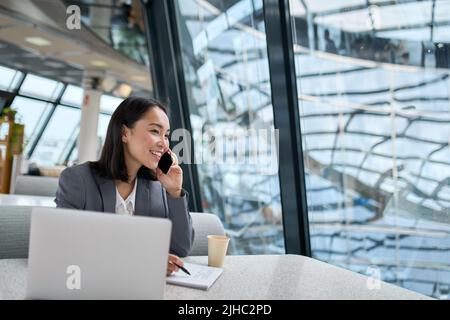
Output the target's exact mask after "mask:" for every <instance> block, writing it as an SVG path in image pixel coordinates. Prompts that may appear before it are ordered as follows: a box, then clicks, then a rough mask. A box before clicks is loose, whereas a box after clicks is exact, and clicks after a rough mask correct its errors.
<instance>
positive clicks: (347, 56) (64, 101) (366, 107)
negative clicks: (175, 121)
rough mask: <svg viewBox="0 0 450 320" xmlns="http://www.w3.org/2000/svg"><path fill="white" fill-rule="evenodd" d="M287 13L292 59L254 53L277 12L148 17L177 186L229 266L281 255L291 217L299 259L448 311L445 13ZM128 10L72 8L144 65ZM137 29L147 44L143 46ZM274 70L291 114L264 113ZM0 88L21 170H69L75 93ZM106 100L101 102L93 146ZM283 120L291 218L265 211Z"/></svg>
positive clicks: (448, 5)
mask: <svg viewBox="0 0 450 320" xmlns="http://www.w3.org/2000/svg"><path fill="white" fill-rule="evenodd" d="M287 2H289V18H290V21H289V23H290V26H291V30H282V31H284V32H285V34H288V35H289V37H290V36H292V40H293V46H292V47H290V48H285V47H287V46H288V45H286V44H284V46H285V47H283V48H281V49H285V51H289V50H292V51H289V53H293V61H286V60H288V59H289V58H286V57H281V58H280V57H273V56H269V54H268V51H269V52H276V50H275V51H273V50H272V51H270V50H268V49H273V48H274V47H276V46H277V45H276V44H275V45H274V43H273V39H272V41H270V40H267V39H266V36H267V35H271V34H272V32H273V29H271V24H269V23H267V31H268V32H267V34H266V22H271V21H272V20H270V18H268V17H267V12H266V15H265V12H264V3H277V4H278V5H279V4H280V3H283V2H282V1H279V2H277V1H272V2H271V1H263V0H227V1H213V0H173V2H170V5H167V6H166V7H165V8H168V9H170V10H172V9H174V10H175V12H169V13H167V12H159V11H158V14H160V15H161V16H164V17H165V18H162V19H166V18H167V19H168V17H170V19H169V20H167V21H164V24H165V27H166V28H168V29H170V32H176V34H170V32H169V33H168V34H167V35H165V34H164V36H163V37H162V38H164V37H166V36H167V38H164V41H167V43H170V44H171V45H172V44H173V43H176V44H177V45H179V46H180V50H181V52H180V54H181V56H177V54H178V53H177V52H176V50H178V49H173V50H174V52H175V53H174V55H175V57H174V58H175V59H172V60H170V58H167V59H168V60H167V61H155V62H154V63H153V62H152V63H151V65H152V68H155V65H157V64H158V63H166V62H168V63H167V64H175V66H173V69H170V68H168V70H169V71H170V72H172V71H173V73H174V74H176V75H171V77H173V78H175V79H177V80H183V81H184V83H181V88H176V89H173V90H172V91H170V90H168V91H167V92H171V93H173V92H176V91H179V92H178V94H179V95H180V97H168V98H169V100H170V99H172V101H175V100H176V99H177V98H179V100H180V101H181V102H182V103H180V104H181V105H180V106H179V109H175V111H176V112H178V111H179V110H181V111H182V112H181V113H183V112H184V113H185V114H183V116H186V115H187V117H185V118H183V117H180V118H182V119H183V121H186V122H190V123H189V125H190V127H191V128H192V132H191V134H192V138H193V143H194V145H193V148H194V152H195V154H194V160H195V164H196V166H195V168H196V169H197V172H196V174H197V175H198V185H196V184H197V182H196V181H195V178H192V177H190V178H192V179H191V181H189V182H187V181H186V183H185V184H188V183H191V184H193V185H195V187H198V188H199V189H200V195H199V196H200V198H201V206H202V208H203V211H204V212H211V213H214V214H216V215H217V216H218V217H219V218H220V219H221V220H222V222H223V224H224V226H225V228H226V232H227V234H228V235H230V236H231V238H232V240H231V242H230V251H229V253H230V254H284V253H285V252H286V251H289V250H287V249H286V248H289V245H291V244H292V242H295V241H297V240H298V239H294V240H293V239H292V237H289V234H288V230H291V228H289V227H290V224H287V221H288V219H286V217H292V216H293V215H298V217H299V218H298V220H302V221H303V220H304V221H305V223H306V222H307V223H308V225H309V233H310V235H309V241H310V244H311V252H312V256H313V257H314V258H316V259H319V260H322V261H326V262H328V263H331V264H334V265H337V266H340V267H344V268H347V269H350V270H353V271H356V272H359V273H362V274H365V275H374V272H376V274H379V275H380V276H381V279H382V280H384V281H387V282H390V283H393V284H396V285H399V286H402V287H405V288H408V289H411V290H414V291H417V292H420V293H423V294H426V295H429V296H432V297H435V298H439V299H448V298H449V296H450V218H449V217H450V150H449V143H450V108H449V105H450V79H449V70H450V45H449V43H450V36H449V35H450V32H449V31H450V30H449V25H450V24H449V23H448V22H449V21H450V1H442V0H441V1H439V0H435V1H434V0H424V1H414V0H407V1H401V0H398V1H391V0H389V1H388V0H371V1H366V0H339V1H329V0H289V1H286V3H287ZM68 3H69V2H67V4H68ZM130 3H131V4H127V3H126V2H120V3H119V2H111V1H102V0H98V1H97V0H96V1H84V0H83V1H79V4H80V6H81V8H82V16H83V17H82V19H83V22H84V24H85V25H87V26H90V28H91V29H92V30H93V31H94V32H95V33H96V34H97V36H98V37H99V38H101V39H103V40H104V41H106V42H107V43H108V44H110V45H112V46H113V47H114V48H116V49H118V50H120V51H121V52H122V53H124V54H126V55H127V56H129V57H131V58H132V59H134V60H135V61H137V62H139V63H141V64H143V65H146V66H149V64H150V62H149V61H148V52H147V49H146V48H147V45H146V39H145V37H143V34H142V31H143V29H142V28H143V26H142V25H138V24H137V23H136V21H139V24H140V23H142V15H143V11H142V10H141V9H136V4H139V7H140V6H141V4H142V3H146V4H145V5H146V6H147V7H148V8H151V6H150V4H151V2H142V3H141V2H139V1H133V2H130ZM166 3H169V2H166ZM153 4H154V2H153ZM173 4H175V5H173ZM274 7H275V6H274ZM286 12H287V11H286ZM147 13H148V12H147ZM136 14H139V17H138V18H137V17H136V16H134V15H136ZM150 15H151V14H150ZM173 18H175V19H173ZM173 22H176V27H175V30H173V29H172V28H173V27H174V26H173V25H172V23H173ZM150 25H151V24H150ZM155 25H156V26H158V27H161V26H160V24H158V23H155ZM167 25H169V27H167ZM277 26H279V25H277ZM272 27H273V26H272ZM281 28H282V29H283V28H285V29H289V28H288V27H287V25H281ZM162 29H164V28H162ZM147 31H148V33H149V34H150V35H149V37H151V35H152V32H155V31H154V30H147ZM271 31H272V32H271ZM283 37H284V35H283ZM155 38H157V37H155ZM160 38H161V37H160ZM149 39H150V38H149ZM99 40H100V39H99ZM169 40H170V41H169ZM176 41H179V42H176ZM289 46H290V45H289ZM168 47H170V46H168ZM172 47H176V46H172ZM144 49H145V50H144ZM152 50H153V51H154V52H153V53H155V51H156V50H158V47H154V48H152ZM164 50H165V49H164ZM161 52H164V51H161ZM154 56H158V55H156V54H154ZM171 58H173V57H171ZM277 59H278V60H277ZM163 60H164V57H163ZM279 60H283V63H285V65H286V64H289V65H290V66H292V68H291V70H292V72H294V70H295V80H296V90H297V95H295V94H292V98H291V99H290V100H286V101H294V102H295V103H297V102H298V108H297V107H295V108H294V107H293V106H289V103H288V104H287V106H286V105H280V103H277V101H276V99H275V100H274V101H272V87H271V83H272V84H273V83H276V82H274V81H280V79H282V81H283V82H284V81H285V80H286V78H288V77H286V75H285V74H280V73H282V72H280V71H277V70H274V69H271V68H269V66H270V67H273V64H272V63H274V61H275V62H279ZM174 61H175V62H174ZM275 65H276V64H275ZM155 70H156V69H155ZM270 70H271V71H270ZM160 73H162V72H160ZM0 74H1V77H0V91H1V92H0V93H2V94H3V95H2V96H1V98H2V99H3V100H4V101H6V100H7V99H8V97H10V96H14V100H12V104H11V106H12V107H13V108H15V109H17V110H18V114H17V119H18V120H19V121H20V122H22V123H24V124H25V154H26V156H27V157H29V159H30V161H33V162H36V163H37V164H39V165H45V166H52V165H59V164H72V163H74V162H75V161H76V159H77V148H76V141H77V137H78V134H79V122H80V118H81V104H82V99H83V89H82V88H81V87H79V86H76V85H74V84H67V83H62V82H60V81H56V80H54V79H48V78H44V77H41V76H38V75H34V74H26V73H24V72H22V71H18V70H14V69H10V68H6V67H2V66H0ZM180 74H181V75H182V76H180ZM41 75H42V74H41ZM44 75H45V74H44ZM162 78H163V77H162ZM169 78H170V77H169ZM163 79H164V78H163ZM170 79H172V78H170ZM155 83H156V81H155ZM164 85H166V84H164ZM164 85H161V87H164ZM169 85H172V86H173V87H176V86H177V85H178V84H173V83H169ZM155 87H156V86H155ZM288 87H289V88H291V86H289V85H288ZM294 87H295V86H294ZM171 89H172V88H171ZM156 90H161V91H164V88H163V89H161V88H159V89H156ZM181 91H182V94H180V92H181ZM288 91H289V90H287V92H288ZM273 96H274V97H278V96H279V95H277V94H276V92H274V93H273ZM164 98H166V97H164ZM3 100H2V101H3ZM184 100H186V101H184ZM8 101H9V100H8ZM121 101H122V99H120V98H116V97H113V96H110V95H106V94H105V95H103V96H102V98H101V101H100V117H99V122H98V136H99V139H100V140H101V141H100V142H101V143H100V145H101V144H102V143H103V142H104V139H105V135H106V129H107V126H108V123H109V120H110V117H111V114H112V112H113V111H114V110H115V108H116V107H117V106H118V105H119V103H120V102H121ZM163 101H165V100H163ZM184 102H186V103H184ZM177 107H178V105H177ZM291 107H292V108H291ZM289 108H291V109H289ZM292 110H295V111H296V112H297V111H298V113H299V116H298V117H295V120H298V121H299V123H300V125H299V126H297V125H293V126H292V127H294V128H296V127H298V131H297V132H290V136H291V140H292V141H294V142H295V146H297V143H301V145H302V148H299V149H301V152H300V153H301V154H302V156H299V155H298V154H294V156H292V159H294V160H292V159H289V160H288V161H287V163H291V164H292V166H293V167H292V168H297V167H296V166H298V167H300V168H301V170H299V171H301V172H300V174H293V176H295V177H294V178H292V181H288V182H290V183H289V184H283V186H284V187H285V186H286V185H291V186H292V185H295V183H296V182H298V181H300V180H301V181H303V180H302V179H298V178H299V177H303V176H304V177H305V181H306V191H304V190H300V191H299V192H298V193H301V195H302V196H305V193H306V199H307V205H308V212H307V213H306V212H304V215H303V216H302V210H301V208H296V206H297V205H292V206H293V207H294V209H297V212H295V210H285V209H284V208H282V205H281V194H283V203H284V204H288V205H290V204H291V203H294V201H292V197H291V198H290V199H289V196H287V197H286V194H289V192H285V191H284V189H282V190H283V193H281V192H280V177H281V178H282V179H284V177H285V176H286V174H285V173H286V172H287V171H286V169H285V168H282V167H279V165H278V159H280V157H283V156H285V155H283V154H279V152H278V145H282V144H283V143H286V144H287V142H286V141H278V135H277V130H275V129H278V130H280V131H281V130H287V131H289V130H288V129H286V128H283V127H281V128H275V127H276V126H275V123H279V122H278V121H279V120H278V119H279V118H278V117H277V116H280V115H283V116H284V117H282V118H283V119H284V120H289V119H288V117H286V115H287V114H290V113H289V112H290V111H292ZM186 118H187V119H188V120H186ZM275 119H276V120H277V121H275ZM183 121H181V124H183ZM292 127H291V128H292ZM174 129H177V128H172V132H174ZM291 131H292V130H291ZM294 131H295V130H294ZM284 132H285V131H284ZM284 132H283V133H284ZM297 133H301V136H300V134H298V136H296V134H297ZM294 151H296V150H294ZM98 152H100V149H99V150H98ZM293 153H294V152H293ZM302 157H303V159H302V160H303V162H304V171H303V168H302V167H301V166H302V164H301V163H300V162H301V161H297V160H298V159H299V158H300V159H301V158H302ZM287 158H288V157H285V159H287ZM295 158H296V159H295ZM292 162H294V163H292ZM289 168H291V167H289ZM283 170H284V171H283ZM280 173H282V174H283V175H282V174H280ZM291 176H292V174H291ZM192 181H193V182H192ZM292 182H294V183H292ZM295 186H296V187H297V185H295ZM296 191H297V190H296ZM298 193H295V194H297V195H298ZM285 198H287V199H285ZM299 201H301V200H299ZM287 211H292V212H287ZM303 211H306V210H303ZM305 216H306V217H308V220H309V221H306V219H305ZM289 221H292V220H289ZM283 223H284V224H285V225H286V224H287V226H285V228H284V227H283ZM296 227H297V226H294V227H293V228H292V230H294V231H295V230H296V229H295V228H296ZM299 234H301V232H297V235H299ZM305 234H306V233H305ZM303 236H304V237H305V238H307V237H306V236H305V235H300V237H298V238H300V239H301V238H302V237H303ZM291 247H295V248H297V247H298V246H295V245H294V246H291ZM301 250H303V249H301ZM289 253H291V252H289ZM294 253H298V252H294ZM294 267H295V266H294Z"/></svg>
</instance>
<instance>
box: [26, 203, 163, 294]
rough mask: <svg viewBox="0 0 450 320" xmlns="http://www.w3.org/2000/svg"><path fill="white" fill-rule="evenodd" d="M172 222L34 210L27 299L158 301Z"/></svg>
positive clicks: (52, 210) (41, 209)
mask: <svg viewBox="0 0 450 320" xmlns="http://www.w3.org/2000/svg"><path fill="white" fill-rule="evenodd" d="M171 228H172V223H171V221H170V220H168V219H161V218H149V217H136V216H133V217H130V216H122V215H115V214H108V213H98V212H89V211H80V210H68V209H54V208H34V209H33V211H32V216H31V234H30V247H29V256H28V283H27V295H26V296H27V298H28V299H162V298H163V296H164V289H165V280H166V268H167V258H168V252H169V243H170V234H171Z"/></svg>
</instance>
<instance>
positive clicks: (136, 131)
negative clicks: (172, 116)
mask: <svg viewBox="0 0 450 320" xmlns="http://www.w3.org/2000/svg"><path fill="white" fill-rule="evenodd" d="M169 132H170V124H169V118H168V117H167V115H166V113H165V112H164V111H163V110H161V109H160V108H158V107H153V108H150V109H149V110H148V111H147V112H146V113H144V115H143V116H142V117H141V118H140V119H139V120H138V121H136V122H135V123H134V126H133V127H132V128H128V127H126V126H124V127H123V132H122V142H123V147H124V153H125V161H126V162H127V167H128V166H129V165H133V166H138V167H140V166H141V165H143V166H145V167H147V168H149V169H152V170H155V169H156V168H157V167H158V162H159V159H160V158H161V156H162V154H163V153H164V152H166V151H167V149H168V148H169ZM129 162H131V163H129Z"/></svg>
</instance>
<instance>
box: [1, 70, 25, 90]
mask: <svg viewBox="0 0 450 320" xmlns="http://www.w3.org/2000/svg"><path fill="white" fill-rule="evenodd" d="M0 74H1V75H2V76H1V77H0V90H5V91H13V90H14V89H16V87H17V85H18V83H19V81H20V79H21V78H22V76H23V73H22V72H20V71H16V70H13V69H10V68H6V67H2V66H0Z"/></svg>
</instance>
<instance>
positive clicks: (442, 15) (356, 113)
mask: <svg viewBox="0 0 450 320" xmlns="http://www.w3.org/2000/svg"><path fill="white" fill-rule="evenodd" d="M396 2H398V3H396ZM396 2H395V1H394V2H393V1H371V3H372V5H371V6H367V2H366V1H336V2H335V1H316V0H314V1H312V0H311V1H308V0H306V1H298V0H291V1H290V10H291V18H292V22H293V23H292V27H293V30H292V34H293V40H294V47H293V48H292V49H293V50H294V53H295V67H296V75H297V90H298V101H299V108H300V119H301V127H302V128H301V129H302V133H303V136H302V143H303V152H304V161H305V175H306V187H307V197H308V206H309V222H310V236H311V249H312V254H313V256H314V257H315V258H318V259H321V260H324V261H327V262H330V263H333V264H336V265H339V266H343V267H345V268H349V269H352V270H354V271H357V272H361V273H364V274H368V275H370V273H371V272H372V271H373V270H374V268H376V269H377V270H378V271H379V274H380V275H381V277H382V280H384V281H388V282H391V283H394V284H397V285H400V286H403V287H405V288H408V289H412V290H415V291H418V292H421V293H424V294H427V295H430V296H434V297H437V298H446V297H447V298H448V292H449V289H450V226H449V222H450V218H449V213H450V151H449V138H450V125H449V123H450V109H449V103H450V100H449V99H450V98H449V94H450V93H449V92H450V86H449V84H450V83H449V79H448V74H449V68H450V60H449V58H450V54H449V53H450V52H449V47H448V44H447V43H448V42H449V40H450V38H449V36H448V32H445V30H446V29H448V26H447V25H446V24H447V23H448V21H450V18H449V17H450V6H449V5H450V2H448V1H408V2H407V3H401V2H402V1H396ZM430 21H431V28H430V26H429V24H430ZM433 23H435V24H436V27H435V28H434V29H433Z"/></svg>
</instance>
